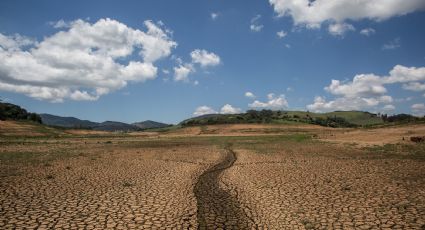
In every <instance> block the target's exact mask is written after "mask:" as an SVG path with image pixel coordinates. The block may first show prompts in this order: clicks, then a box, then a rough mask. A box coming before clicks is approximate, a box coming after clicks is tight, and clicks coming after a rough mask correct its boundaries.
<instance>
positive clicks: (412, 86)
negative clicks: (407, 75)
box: [403, 82, 425, 91]
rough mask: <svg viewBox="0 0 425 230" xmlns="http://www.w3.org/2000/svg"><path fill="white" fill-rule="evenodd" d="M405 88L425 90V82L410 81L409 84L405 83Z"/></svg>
mask: <svg viewBox="0 0 425 230" xmlns="http://www.w3.org/2000/svg"><path fill="white" fill-rule="evenodd" d="M403 89H405V90H410V91H425V83H419V82H410V83H408V84H403Z"/></svg>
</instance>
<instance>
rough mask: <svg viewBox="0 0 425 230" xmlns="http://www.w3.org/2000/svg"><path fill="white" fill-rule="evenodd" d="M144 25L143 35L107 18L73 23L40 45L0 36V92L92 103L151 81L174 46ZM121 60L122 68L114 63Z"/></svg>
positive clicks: (167, 37) (152, 25) (154, 26)
mask: <svg viewBox="0 0 425 230" xmlns="http://www.w3.org/2000/svg"><path fill="white" fill-rule="evenodd" d="M144 25H145V28H146V31H142V30H139V29H133V28H130V27H128V26H127V25H125V24H123V23H121V22H118V21H116V20H113V19H109V18H106V19H100V20H98V21H97V22H95V23H93V24H91V23H89V22H86V21H84V20H76V21H73V22H70V24H69V27H67V28H66V29H64V30H62V31H58V32H57V33H55V34H53V35H51V36H47V37H45V38H44V39H43V40H42V41H40V42H35V41H33V40H31V39H27V38H25V37H23V36H20V35H14V36H5V35H3V34H0V59H1V60H2V61H1V62H0V90H3V91H11V92H16V93H21V94H25V95H27V96H30V97H33V98H36V99H40V100H48V101H52V102H62V101H64V100H65V99H71V100H96V99H98V98H99V97H100V96H101V95H104V94H107V93H109V92H111V91H114V90H117V89H120V88H122V87H124V86H126V85H127V84H128V82H130V81H135V82H143V81H146V80H149V79H154V78H156V75H157V67H155V66H154V64H153V63H154V62H155V61H157V60H159V59H161V58H164V57H167V56H169V55H170V54H171V51H172V49H173V48H175V47H176V46H177V43H176V42H175V41H173V40H172V39H171V38H170V33H169V31H168V30H167V29H166V28H163V26H161V24H155V23H153V22H152V21H145V22H144ZM134 53H138V54H139V58H132V57H133V54H134ZM125 58H127V59H130V60H129V61H128V63H127V64H126V63H123V62H122V61H119V60H123V59H125ZM139 59H140V60H139Z"/></svg>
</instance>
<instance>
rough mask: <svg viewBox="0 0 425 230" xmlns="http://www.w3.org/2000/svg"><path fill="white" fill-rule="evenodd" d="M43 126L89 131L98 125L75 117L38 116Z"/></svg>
mask: <svg viewBox="0 0 425 230" xmlns="http://www.w3.org/2000/svg"><path fill="white" fill-rule="evenodd" d="M40 117H41V120H42V121H43V124H46V125H50V126H55V127H63V128H78V129H80V128H81V129H91V128H92V127H94V126H97V125H99V123H97V122H92V121H88V120H80V119H78V118H75V117H60V116H55V115H51V114H44V113H43V114H40Z"/></svg>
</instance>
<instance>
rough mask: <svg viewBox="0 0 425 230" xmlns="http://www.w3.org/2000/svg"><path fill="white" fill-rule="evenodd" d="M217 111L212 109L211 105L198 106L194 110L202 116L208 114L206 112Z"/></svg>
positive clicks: (214, 112) (194, 113)
mask: <svg viewBox="0 0 425 230" xmlns="http://www.w3.org/2000/svg"><path fill="white" fill-rule="evenodd" d="M216 113H217V111H215V110H214V109H212V108H211V107H208V106H205V105H204V106H199V107H198V108H196V110H195V112H193V115H194V116H202V115H206V114H216Z"/></svg>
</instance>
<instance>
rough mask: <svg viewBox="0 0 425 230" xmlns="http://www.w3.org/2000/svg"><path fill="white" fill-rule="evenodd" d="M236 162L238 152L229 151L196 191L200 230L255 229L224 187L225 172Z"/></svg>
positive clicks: (205, 176)
mask: <svg viewBox="0 0 425 230" xmlns="http://www.w3.org/2000/svg"><path fill="white" fill-rule="evenodd" d="M235 161H236V154H235V152H234V151H233V150H232V149H230V148H226V156H225V157H224V158H223V160H222V161H221V162H220V163H218V164H216V165H214V166H213V167H211V168H210V169H208V170H207V171H205V172H204V173H203V174H202V175H201V176H200V177H199V179H198V181H197V183H196V185H195V188H194V193H195V196H196V200H197V207H198V211H197V217H198V224H199V229H216V228H220V227H221V228H225V229H245V228H249V227H251V226H252V225H253V223H252V221H251V220H250V219H249V218H248V217H247V215H246V214H245V213H244V211H243V210H242V208H241V205H240V203H239V201H238V200H237V198H236V197H235V196H232V195H231V193H230V188H223V186H220V178H221V174H222V172H223V171H224V170H226V169H228V168H230V167H232V166H233V164H234V163H235Z"/></svg>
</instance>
